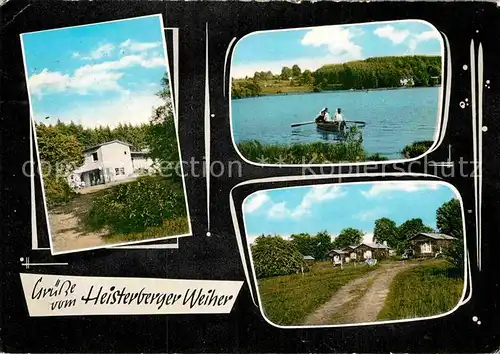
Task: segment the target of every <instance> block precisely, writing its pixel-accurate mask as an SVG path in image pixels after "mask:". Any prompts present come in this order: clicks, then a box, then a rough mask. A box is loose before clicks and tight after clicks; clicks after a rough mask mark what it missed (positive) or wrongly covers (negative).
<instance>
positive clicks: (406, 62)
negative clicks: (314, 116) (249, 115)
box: [232, 55, 441, 98]
mask: <svg viewBox="0 0 500 354" xmlns="http://www.w3.org/2000/svg"><path fill="white" fill-rule="evenodd" d="M306 72H307V73H306ZM269 73H270V72H269V71H268V72H264V71H262V72H257V73H255V75H254V77H253V79H254V80H253V81H255V82H256V83H257V84H258V81H263V80H269V77H270V75H269ZM291 77H293V84H296V83H298V84H299V85H310V84H313V88H312V91H313V92H320V91H322V90H350V89H356V90H365V89H381V88H397V87H402V86H406V87H413V86H416V87H418V86H421V87H426V86H433V85H438V84H440V83H441V81H440V80H441V57H440V56H422V55H415V56H386V57H375V58H368V59H365V60H356V61H350V62H347V63H343V64H330V65H325V66H323V67H321V68H319V69H318V70H316V71H314V72H310V71H309V70H304V72H301V69H300V68H299V67H298V66H297V65H294V66H293V67H292V68H289V67H283V68H282V69H281V74H280V78H281V79H282V80H289V79H290V78H291ZM404 80H406V83H405V84H404V83H402V82H404ZM233 82H234V81H233ZM243 82H245V81H241V80H240V83H243ZM246 82H247V83H249V80H248V78H247V80H246ZM242 86H244V85H243V84H241V85H240V86H239V87H238V86H234V85H233V86H232V97H233V98H242V97H252V96H258V95H260V91H259V92H257V91H253V92H252V90H250V89H248V90H245V89H244V88H243V89H242Z"/></svg>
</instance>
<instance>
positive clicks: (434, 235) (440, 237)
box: [410, 232, 455, 240]
mask: <svg viewBox="0 0 500 354" xmlns="http://www.w3.org/2000/svg"><path fill="white" fill-rule="evenodd" d="M418 236H425V237H429V238H432V239H434V240H454V239H455V237H451V236H448V235H445V234H439V233H433V232H420V233H418V234H416V235H415V236H413V237H410V240H412V239H414V238H415V237H418Z"/></svg>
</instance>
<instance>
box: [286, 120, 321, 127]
mask: <svg viewBox="0 0 500 354" xmlns="http://www.w3.org/2000/svg"><path fill="white" fill-rule="evenodd" d="M314 123H316V122H315V121H312V122H302V123H293V124H292V127H299V126H301V125H306V124H314Z"/></svg>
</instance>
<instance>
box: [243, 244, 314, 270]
mask: <svg viewBox="0 0 500 354" xmlns="http://www.w3.org/2000/svg"><path fill="white" fill-rule="evenodd" d="M251 247H252V259H253V263H254V266H255V273H256V275H257V278H265V277H273V276H278V275H287V274H295V273H298V272H300V271H301V269H302V267H305V264H304V262H303V256H302V255H301V254H300V252H299V251H298V250H297V249H296V248H295V247H294V246H293V244H292V243H291V242H289V241H286V240H284V239H282V238H281V237H280V236H264V235H262V236H259V237H257V239H256V240H255V242H254V244H253V245H252V246H251Z"/></svg>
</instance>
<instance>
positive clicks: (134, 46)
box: [120, 39, 161, 53]
mask: <svg viewBox="0 0 500 354" xmlns="http://www.w3.org/2000/svg"><path fill="white" fill-rule="evenodd" d="M159 46H161V42H135V41H133V40H131V39H127V40H126V41H125V42H122V43H121V44H120V48H121V49H123V50H126V51H130V52H133V53H137V52H144V51H147V50H150V49H154V48H158V47H159Z"/></svg>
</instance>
